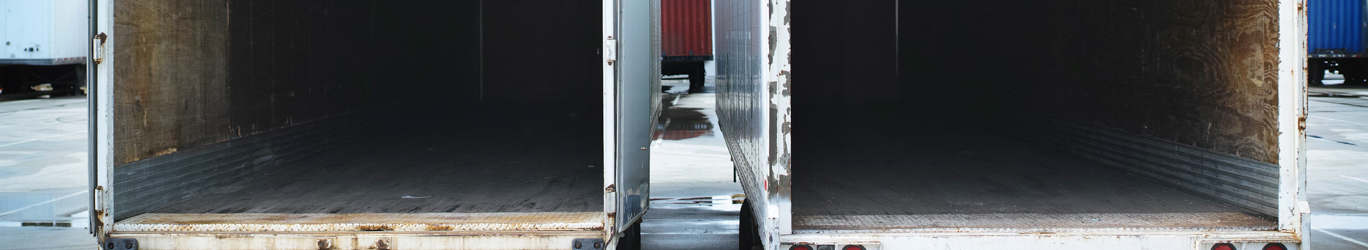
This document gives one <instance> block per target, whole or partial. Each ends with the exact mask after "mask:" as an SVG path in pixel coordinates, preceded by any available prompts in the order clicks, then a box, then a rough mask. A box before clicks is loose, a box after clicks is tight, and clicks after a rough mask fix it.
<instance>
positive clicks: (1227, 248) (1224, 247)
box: [1211, 243, 1236, 250]
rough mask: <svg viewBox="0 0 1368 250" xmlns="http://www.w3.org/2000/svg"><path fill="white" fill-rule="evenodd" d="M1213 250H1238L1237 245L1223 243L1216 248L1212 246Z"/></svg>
mask: <svg viewBox="0 0 1368 250" xmlns="http://www.w3.org/2000/svg"><path fill="white" fill-rule="evenodd" d="M1211 250H1236V249H1235V245H1231V244H1230V243H1221V244H1216V245H1215V246H1211Z"/></svg>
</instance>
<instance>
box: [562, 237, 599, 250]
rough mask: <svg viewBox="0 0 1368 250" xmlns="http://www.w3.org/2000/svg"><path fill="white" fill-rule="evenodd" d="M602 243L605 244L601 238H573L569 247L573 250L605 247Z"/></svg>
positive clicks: (595, 249)
mask: <svg viewBox="0 0 1368 250" xmlns="http://www.w3.org/2000/svg"><path fill="white" fill-rule="evenodd" d="M604 245H606V244H604V243H603V239H575V240H574V241H573V242H572V243H571V245H570V249H574V250H603V247H605V246H604Z"/></svg>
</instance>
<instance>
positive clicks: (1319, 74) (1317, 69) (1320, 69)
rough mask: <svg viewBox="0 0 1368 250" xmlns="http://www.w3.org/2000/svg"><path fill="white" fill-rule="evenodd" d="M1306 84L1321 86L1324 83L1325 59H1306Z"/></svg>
mask: <svg viewBox="0 0 1368 250" xmlns="http://www.w3.org/2000/svg"><path fill="white" fill-rule="evenodd" d="M1306 68H1307V69H1306V77H1307V79H1306V80H1307V81H1306V84H1307V85H1310V86H1323V85H1325V83H1323V82H1322V80H1324V79H1325V60H1308V61H1307V65H1306Z"/></svg>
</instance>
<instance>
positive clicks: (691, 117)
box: [651, 94, 716, 141]
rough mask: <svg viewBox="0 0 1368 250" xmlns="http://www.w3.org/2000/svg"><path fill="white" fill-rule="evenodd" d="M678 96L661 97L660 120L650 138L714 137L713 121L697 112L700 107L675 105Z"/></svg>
mask: <svg viewBox="0 0 1368 250" xmlns="http://www.w3.org/2000/svg"><path fill="white" fill-rule="evenodd" d="M678 97H679V96H677V95H673V94H667V95H666V96H665V97H664V98H661V107H662V110H661V112H660V120H658V121H657V124H658V125H657V127H656V129H655V133H654V135H653V136H652V138H651V140H662V139H664V140H672V141H674V140H684V139H691V138H699V137H714V136H716V133H714V132H713V122H712V119H711V118H709V117H708V115H706V114H703V112H699V110H703V109H701V108H684V107H676V106H675V105H674V101H675V100H676V99H677V98H678Z"/></svg>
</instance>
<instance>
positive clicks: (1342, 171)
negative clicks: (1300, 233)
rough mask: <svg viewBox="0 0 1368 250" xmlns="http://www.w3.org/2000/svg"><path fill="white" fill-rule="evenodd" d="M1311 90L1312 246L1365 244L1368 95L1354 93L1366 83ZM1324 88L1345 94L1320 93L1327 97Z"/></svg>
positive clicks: (1308, 128)
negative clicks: (1339, 95)
mask: <svg viewBox="0 0 1368 250" xmlns="http://www.w3.org/2000/svg"><path fill="white" fill-rule="evenodd" d="M1331 77H1333V76H1328V77H1327V78H1328V79H1329V78H1331ZM1326 83H1327V84H1333V83H1335V82H1332V81H1330V80H1327V81H1326ZM1311 92H1312V93H1311V95H1312V97H1310V98H1309V100H1308V101H1307V104H1308V105H1309V111H1310V112H1309V117H1308V118H1307V121H1306V134H1307V138H1306V148H1307V150H1306V151H1307V181H1306V182H1307V183H1306V189H1307V193H1308V195H1309V197H1308V200H1309V201H1310V203H1311V211H1312V218H1311V227H1312V230H1311V242H1312V247H1313V248H1315V249H1368V243H1366V242H1368V98H1364V97H1358V96H1356V95H1355V94H1358V93H1368V88H1365V87H1352V86H1343V85H1328V86H1325V87H1313V88H1312V89H1311ZM1325 93H1339V94H1349V95H1341V97H1319V96H1330V95H1324V94H1325Z"/></svg>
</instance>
